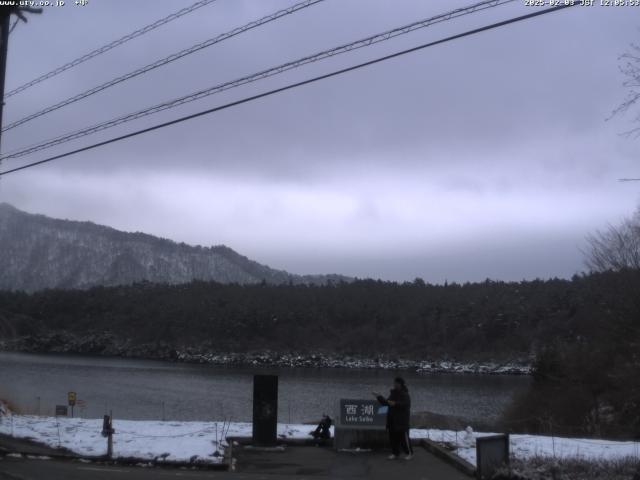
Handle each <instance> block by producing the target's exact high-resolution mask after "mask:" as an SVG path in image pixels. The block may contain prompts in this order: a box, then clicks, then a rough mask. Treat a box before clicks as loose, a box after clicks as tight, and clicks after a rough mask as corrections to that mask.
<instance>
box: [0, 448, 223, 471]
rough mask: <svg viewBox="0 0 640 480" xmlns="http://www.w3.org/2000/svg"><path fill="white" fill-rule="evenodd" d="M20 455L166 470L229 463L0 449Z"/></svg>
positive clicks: (3, 453) (210, 467)
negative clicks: (163, 468)
mask: <svg viewBox="0 0 640 480" xmlns="http://www.w3.org/2000/svg"><path fill="white" fill-rule="evenodd" d="M11 454H14V455H21V456H23V457H24V458H38V457H47V458H51V459H54V460H61V461H70V462H73V461H83V462H91V463H97V464H100V465H128V466H138V465H140V464H144V465H152V466H154V467H167V468H190V469H197V470H218V471H227V470H229V469H230V463H229V462H224V461H223V462H221V463H204V462H179V461H171V460H160V461H158V460H155V459H145V458H135V457H116V458H107V456H106V455H101V456H96V457H87V456H82V455H73V454H68V453H53V452H52V453H34V452H27V451H20V450H13V449H11V450H9V449H7V448H4V447H0V457H5V456H7V455H11Z"/></svg>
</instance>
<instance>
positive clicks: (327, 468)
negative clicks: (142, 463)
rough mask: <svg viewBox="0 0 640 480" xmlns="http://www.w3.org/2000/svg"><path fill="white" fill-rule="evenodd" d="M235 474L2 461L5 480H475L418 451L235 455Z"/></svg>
mask: <svg viewBox="0 0 640 480" xmlns="http://www.w3.org/2000/svg"><path fill="white" fill-rule="evenodd" d="M236 452H237V453H238V455H237V459H238V461H237V469H236V471H235V472H221V471H212V470H187V469H178V468H160V467H148V468H144V467H129V466H119V465H115V466H109V465H101V464H97V463H82V462H78V461H70V460H40V459H37V458H24V457H23V458H13V457H4V458H0V480H42V479H47V480H84V479H91V480H120V479H121V480H152V479H160V480H162V479H167V480H170V479H172V478H173V479H176V480H178V479H185V480H190V479H214V480H215V479H221V480H227V479H237V480H294V479H295V480H305V479H306V480H328V479H332V480H363V479H371V480H378V479H380V480H382V479H384V480H388V479H389V478H397V479H403V480H469V479H470V477H468V476H466V475H465V474H463V473H461V472H459V471H458V470H456V469H454V468H453V467H451V466H450V465H448V464H446V463H444V462H442V461H441V460H440V459H438V458H436V457H434V456H433V455H431V454H430V453H428V452H427V451H425V450H423V449H421V448H417V449H416V456H415V458H414V459H413V460H411V461H405V460H394V461H389V460H387V459H386V455H385V454H383V453H337V452H335V451H334V450H331V449H329V448H320V447H287V448H286V450H285V451H284V452H260V451H251V450H243V451H238V450H234V454H235V453H236Z"/></svg>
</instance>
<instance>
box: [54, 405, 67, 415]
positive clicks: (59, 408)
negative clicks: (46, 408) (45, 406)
mask: <svg viewBox="0 0 640 480" xmlns="http://www.w3.org/2000/svg"><path fill="white" fill-rule="evenodd" d="M67 415H68V409H67V406H66V405H56V417H66V416H67Z"/></svg>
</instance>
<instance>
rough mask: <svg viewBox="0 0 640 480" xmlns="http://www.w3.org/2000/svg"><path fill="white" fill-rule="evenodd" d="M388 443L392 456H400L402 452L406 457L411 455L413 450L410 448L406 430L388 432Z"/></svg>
mask: <svg viewBox="0 0 640 480" xmlns="http://www.w3.org/2000/svg"><path fill="white" fill-rule="evenodd" d="M389 443H390V444H391V453H393V454H394V455H396V456H397V455H400V450H402V451H403V452H404V453H406V454H407V455H412V454H413V448H411V441H410V440H409V431H408V430H391V429H390V430H389Z"/></svg>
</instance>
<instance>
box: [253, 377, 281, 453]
mask: <svg viewBox="0 0 640 480" xmlns="http://www.w3.org/2000/svg"><path fill="white" fill-rule="evenodd" d="M277 428H278V376H277V375H254V377H253V443H254V444H256V445H275V444H276V440H277Z"/></svg>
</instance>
